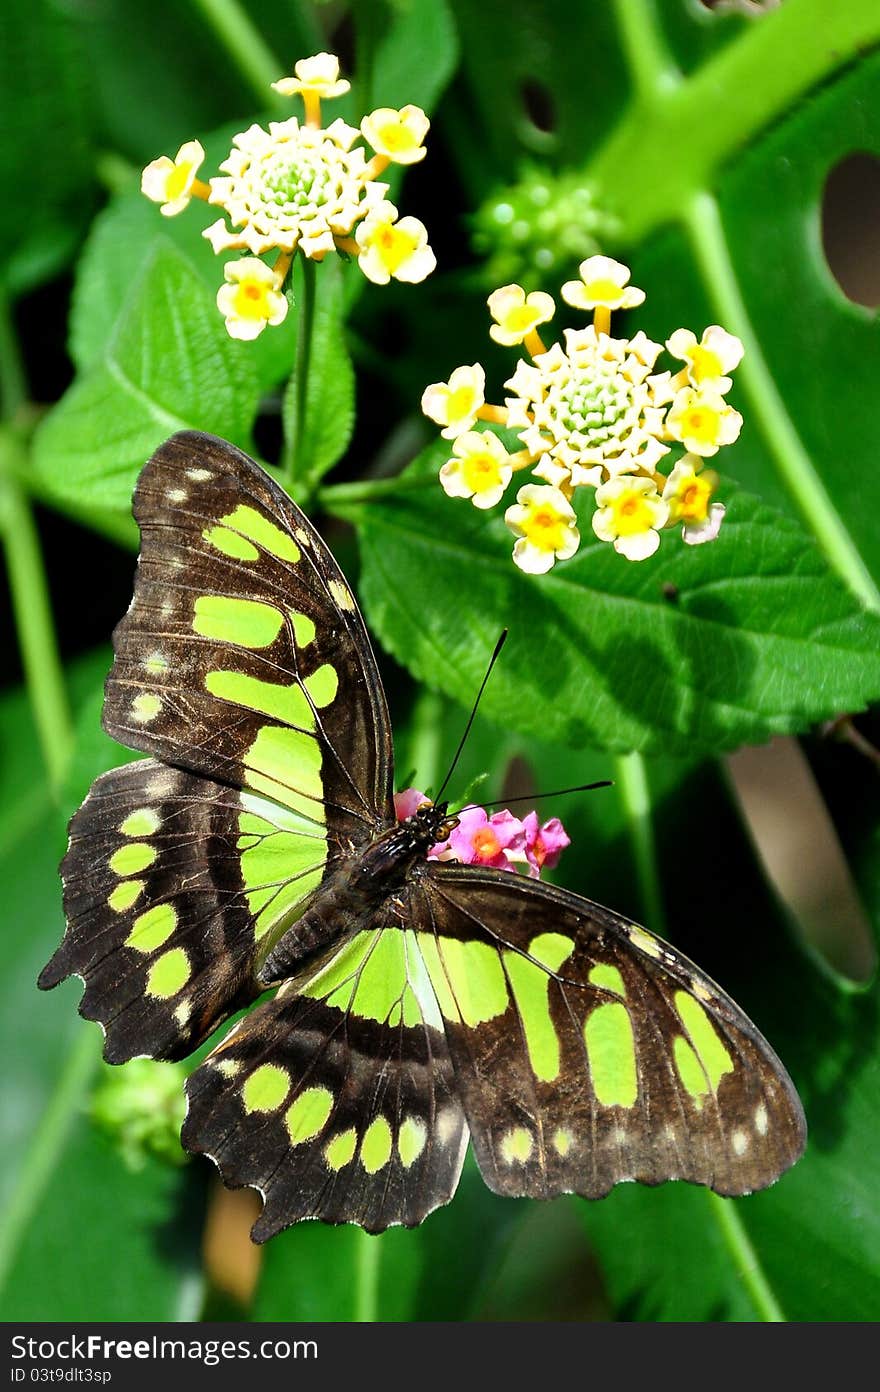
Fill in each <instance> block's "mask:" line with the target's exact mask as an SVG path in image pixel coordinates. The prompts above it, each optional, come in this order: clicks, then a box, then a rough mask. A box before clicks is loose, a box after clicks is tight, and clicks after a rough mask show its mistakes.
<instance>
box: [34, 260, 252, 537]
mask: <svg viewBox="0 0 880 1392" xmlns="http://www.w3.org/2000/svg"><path fill="white" fill-rule="evenodd" d="M244 347H246V345H242V344H236V343H233V342H232V341H231V340H230V338H229V337H228V335H227V333H226V330H225V328H224V326H223V321H222V319H221V318H220V316H219V315H218V314H217V313H216V309H215V307H214V305H213V304H212V302H211V296H210V294H209V293H208V291H206V290H205V288H204V286H203V285H202V282H201V280H200V278H199V276H198V275H197V274H196V272H195V271H194V270H193V269H192V267H191V266H190V264H189V262H188V261H187V260H186V259H185V258H184V257H183V256H181V255H180V253H179V252H177V251H174V250H173V249H172V248H171V247H169V246H162V247H159V248H157V250H156V251H155V252H154V253H153V255H152V256H151V257H150V259H149V260H148V261H147V262H146V264H145V265H144V266H143V268H142V271H141V274H140V276H139V277H138V279H137V281H136V282H135V284H134V285H133V286H132V291H131V296H130V298H129V299H128V300H127V301H126V304H125V307H124V308H123V310H122V312H121V313H120V315H119V318H118V320H117V323H116V328H115V331H114V334H113V337H112V339H111V340H110V342H109V343H108V345H107V350H106V353H105V354H104V355H103V357H102V359H101V361H100V363H97V364H96V365H95V366H93V367H92V368H91V370H90V371H89V372H88V373H86V374H85V375H84V376H83V377H81V378H78V379H77V381H76V382H75V383H74V385H73V386H72V387H71V388H70V389H69V391H68V392H67V393H66V394H65V396H64V397H63V398H62V400H61V401H60V402H59V403H58V405H57V406H56V407H55V408H54V409H53V410H52V411H51V412H50V414H49V415H48V416H47V418H46V420H45V421H44V422H43V424H42V425H41V427H40V429H39V430H38V432H37V435H36V437H35V444H34V466H35V470H36V473H37V475H38V477H39V480H40V484H41V486H42V487H43V488H45V489H46V490H47V491H48V492H49V494H50V496H52V497H53V498H55V499H56V500H57V501H58V502H59V503H62V504H63V503H64V501H65V500H68V499H69V500H70V501H71V502H72V503H74V504H76V505H79V506H82V505H83V504H86V503H88V504H94V505H97V506H100V507H104V508H115V509H118V510H119V511H126V512H127V511H128V509H129V507H130V502H131V493H132V489H133V487H134V483H135V479H136V478H137V475H138V473H139V471H140V469H141V468H142V466H143V463H144V460H145V459H147V458H148V457H149V455H150V454H152V452H153V450H155V449H156V448H157V446H158V445H160V444H161V443H162V441H163V440H165V439H167V437H168V436H169V435H171V434H173V432H174V431H175V430H181V429H190V428H193V429H198V430H208V431H210V432H212V433H213V434H216V435H223V436H225V437H226V438H228V439H231V440H234V441H236V442H237V443H239V444H243V445H245V446H247V444H248V442H249V436H250V427H251V423H252V421H253V418H254V415H255V414H256V408H257V400H258V395H259V388H258V384H257V380H256V375H255V373H254V369H253V365H252V363H251V362H250V360H249V359H248V357H247V356H246V352H242V349H243V348H244Z"/></svg>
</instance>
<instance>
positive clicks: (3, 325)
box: [0, 285, 28, 421]
mask: <svg viewBox="0 0 880 1392" xmlns="http://www.w3.org/2000/svg"><path fill="white" fill-rule="evenodd" d="M27 399H28V387H27V375H26V373H25V370H24V363H23V362H22V359H21V353H20V351H19V346H18V337H17V335H16V332H15V324H14V321H13V315H12V304H11V303H10V300H9V297H8V295H7V294H6V290H5V289H4V287H3V286H2V285H0V413H2V417H3V420H5V421H13V420H14V419H15V417H16V416H17V415H18V413H19V411H20V410H21V408H22V406H24V405H25V404H26V403H27Z"/></svg>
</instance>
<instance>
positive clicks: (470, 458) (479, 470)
mask: <svg viewBox="0 0 880 1392" xmlns="http://www.w3.org/2000/svg"><path fill="white" fill-rule="evenodd" d="M461 472H462V474H463V475H464V481H465V483H466V484H467V486H468V488H469V489H470V490H471V492H472V493H480V492H483V491H485V490H486V489H488V488H497V486H498V484H499V483H500V482H501V470H500V468H499V465H498V460H497V459H495V457H494V456H493V455H491V454H489V452H488V450H486V451H484V452H480V453H475V454H469V455H467V456H466V458H465V459H464V460H463V461H462V466H461Z"/></svg>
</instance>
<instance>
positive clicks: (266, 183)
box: [259, 149, 331, 209]
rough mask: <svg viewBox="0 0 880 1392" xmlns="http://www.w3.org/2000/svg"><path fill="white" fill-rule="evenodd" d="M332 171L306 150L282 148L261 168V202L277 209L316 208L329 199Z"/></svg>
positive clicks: (321, 160) (322, 161)
mask: <svg viewBox="0 0 880 1392" xmlns="http://www.w3.org/2000/svg"><path fill="white" fill-rule="evenodd" d="M330 183H331V172H330V170H329V169H328V167H327V164H326V162H325V161H324V160H323V159H320V158H315V157H314V156H311V157H310V156H309V154H308V153H307V152H305V151H303V150H297V151H296V152H294V151H288V150H284V149H282V150H279V151H277V152H276V153H274V154H273V155H271V156H270V157H269V159H267V160H266V162H265V164H264V165H263V168H262V170H261V171H260V179H259V184H260V193H261V197H262V202H263V203H265V204H267V205H269V206H271V205H272V204H274V205H275V206H276V207H277V208H285V209H297V208H304V207H306V206H307V205H308V206H311V207H317V206H319V205H320V204H322V203H326V202H327V201H328V198H329V186H330Z"/></svg>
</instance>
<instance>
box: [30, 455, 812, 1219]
mask: <svg viewBox="0 0 880 1392" xmlns="http://www.w3.org/2000/svg"><path fill="white" fill-rule="evenodd" d="M134 513H135V517H136V518H137V520H138V522H139V524H140V527H141V534H142V549H141V557H140V562H139V566H138V572H137V579H136V583H135V591H134V599H133V602H132V605H131V608H130V609H129V612H128V614H127V615H126V617H125V618H124V619H123V620H122V622H121V623H120V624H119V626H118V628H117V630H116V633H115V637H114V646H115V661H114V664H113V668H112V671H111V672H110V675H109V677H108V680H107V687H106V699H105V705H104V725H105V728H106V729H107V731H108V732H109V734H110V735H112V736H113V738H114V739H116V740H118V741H120V742H121V743H122V744H124V745H128V746H130V747H132V748H134V749H136V750H139V751H141V752H142V753H144V754H146V755H148V757H147V758H146V759H143V760H141V761H139V762H137V763H130V764H127V765H126V766H124V767H122V768H117V769H114V770H113V771H112V772H110V773H106V774H104V775H103V776H102V777H100V778H98V779H97V780H96V782H95V784H94V785H93V787H92V790H91V792H90V793H89V795H88V797H87V798H86V800H85V802H84V803H83V805H82V807H81V808H80V809H79V811H78V812H77V813H76V815H75V816H74V818H73V820H72V823H71V827H70V846H69V850H68V852H67V855H66V857H65V859H64V862H63V865H62V876H63V881H64V901H65V909H66V913H67V920H68V926H67V931H66V934H65V937H64V940H63V941H62V943H61V946H60V947H59V948H58V950H57V952H56V953H55V955H54V957H53V958H52V960H51V961H50V962H49V964H48V965H47V966H46V968H45V969H44V971H43V973H42V975H41V977H40V985H41V986H43V987H52V986H55V985H57V983H58V982H60V981H62V980H63V979H64V978H65V977H67V976H70V975H71V974H75V975H77V976H79V977H81V978H82V980H83V982H84V984H85V991H84V994H83V998H82V1002H81V1006H80V1010H81V1013H82V1014H83V1015H84V1016H85V1017H86V1018H87V1019H91V1020H98V1021H99V1022H100V1023H101V1025H102V1027H103V1029H104V1033H105V1049H104V1052H105V1057H106V1058H107V1059H108V1060H109V1061H110V1062H111V1063H122V1062H123V1061H125V1060H127V1059H131V1058H134V1057H137V1056H140V1055H148V1056H151V1057H153V1058H161V1059H180V1058H183V1057H185V1056H186V1055H187V1054H189V1053H190V1052H191V1051H192V1050H193V1049H194V1048H195V1047H196V1046H197V1045H198V1044H200V1043H201V1042H202V1041H203V1040H204V1039H205V1038H206V1037H207V1036H208V1035H210V1034H211V1033H212V1032H213V1031H214V1030H215V1029H216V1028H217V1026H218V1025H219V1024H220V1023H221V1022H222V1021H223V1020H225V1019H226V1018H227V1017H229V1016H230V1015H232V1014H234V1013H236V1012H238V1011H240V1010H242V1008H243V1007H246V1006H249V1005H250V1004H252V1002H253V1001H255V1000H256V998H257V997H258V996H262V995H264V994H265V993H266V992H269V991H273V992H274V994H273V995H272V996H271V997H270V998H268V999H265V1000H264V1001H262V1002H261V1003H260V1004H259V1005H257V1006H256V1007H255V1009H253V1010H252V1011H250V1013H248V1014H245V1015H243V1016H242V1018H241V1019H239V1021H238V1022H237V1023H236V1024H235V1025H234V1027H233V1028H232V1029H231V1030H230V1032H229V1033H228V1034H227V1035H226V1037H225V1039H223V1041H222V1043H220V1044H219V1045H218V1046H217V1047H216V1048H215V1049H214V1051H213V1052H212V1053H211V1054H209V1055H208V1056H207V1058H206V1059H205V1061H204V1062H203V1063H202V1064H201V1066H200V1067H198V1068H197V1069H196V1070H195V1071H194V1072H193V1073H192V1075H191V1076H190V1078H189V1081H188V1084H187V1094H188V1113H187V1118H186V1122H185V1125H184V1128H183V1136H182V1139H183V1144H184V1146H185V1147H186V1148H187V1149H188V1150H190V1151H193V1152H199V1153H203V1154H206V1155H209V1156H210V1157H211V1158H212V1159H213V1160H214V1162H215V1164H216V1165H217V1167H218V1168H219V1170H220V1173H221V1175H222V1177H223V1179H224V1181H225V1182H226V1183H227V1184H228V1185H230V1186H240V1185H252V1186H253V1187H254V1188H255V1189H258V1190H259V1192H260V1194H261V1195H262V1198H263V1200H264V1205H263V1210H262V1213H261V1215H260V1218H259V1219H258V1221H257V1223H256V1224H255V1226H254V1230H253V1236H254V1238H255V1240H256V1241H258V1242H261V1241H264V1240H265V1239H266V1238H269V1237H271V1236H272V1235H273V1234H274V1233H276V1232H278V1231H279V1230H280V1229H282V1228H284V1227H287V1226H288V1225H289V1224H291V1223H294V1222H296V1221H298V1220H299V1219H302V1218H321V1219H324V1220H325V1221H326V1222H329V1223H341V1222H354V1223H359V1224H361V1225H362V1226H363V1227H364V1228H366V1229H367V1230H368V1231H370V1232H380V1231H382V1230H383V1229H384V1228H387V1227H388V1226H389V1225H390V1224H394V1223H403V1224H407V1225H410V1226H411V1225H414V1224H416V1223H420V1222H421V1221H422V1219H423V1218H425V1217H426V1215H427V1214H429V1213H430V1212H431V1211H432V1210H433V1209H435V1208H437V1207H438V1206H439V1205H440V1204H444V1203H446V1202H448V1200H449V1199H450V1198H451V1197H452V1195H453V1193H454V1191H455V1188H456V1185H457V1183H458V1178H459V1174H460V1172H461V1167H462V1162H463V1159H464V1155H465V1150H466V1148H467V1143H468V1140H469V1139H470V1140H472V1141H473V1146H474V1151H475V1154H476V1159H477V1163H478V1165H479V1167H480V1170H481V1172H482V1175H483V1178H484V1179H485V1181H486V1183H487V1184H488V1185H489V1187H490V1188H491V1189H494V1190H495V1191H496V1192H497V1193H500V1194H509V1195H531V1196H533V1197H535V1198H551V1197H553V1196H554V1195H557V1194H562V1193H567V1192H572V1193H575V1194H581V1195H584V1196H585V1197H588V1198H599V1197H600V1196H602V1195H604V1194H607V1193H608V1191H609V1190H610V1189H611V1187H612V1186H613V1185H615V1184H617V1183H619V1182H620V1181H622V1180H640V1181H641V1182H643V1183H645V1184H659V1183H660V1182H661V1181H663V1180H668V1179H685V1180H689V1181H691V1182H692V1183H695V1184H704V1185H708V1186H710V1187H711V1188H712V1189H714V1190H715V1191H716V1192H717V1193H719V1194H745V1193H748V1192H749V1191H751V1190H754V1189H760V1188H762V1187H764V1186H766V1185H768V1184H771V1183H772V1182H773V1181H774V1180H775V1179H776V1178H777V1177H778V1176H779V1175H780V1174H781V1173H782V1171H783V1170H785V1169H787V1168H788V1166H790V1165H791V1164H793V1163H794V1161H795V1160H796V1159H797V1158H798V1156H799V1155H800V1154H801V1151H802V1149H803V1146H804V1140H805V1123H804V1116H803V1112H802V1110H801V1106H800V1102H799V1100H798V1097H797V1094H796V1093H795V1090H794V1088H793V1086H792V1084H791V1082H790V1080H789V1078H788V1076H787V1074H786V1072H785V1070H784V1068H783V1067H782V1064H781V1063H780V1061H779V1059H778V1058H777V1057H776V1055H775V1054H774V1053H773V1051H772V1049H771V1048H770V1046H769V1045H768V1044H767V1042H766V1040H764V1039H763V1038H762V1036H761V1035H760V1033H759V1032H758V1030H757V1029H756V1028H755V1026H754V1025H753V1024H752V1023H751V1022H750V1021H749V1020H748V1019H747V1018H746V1016H745V1015H744V1014H743V1012H742V1011H741V1010H740V1009H739V1008H738V1007H737V1006H736V1005H735V1004H734V1003H733V1001H731V1000H730V999H729V997H728V996H726V995H725V994H724V993H723V992H722V991H721V990H719V988H718V987H717V986H716V985H715V984H714V982H712V981H710V980H709V978H708V977H707V976H705V975H704V974H703V973H702V972H701V971H700V970H699V969H698V968H697V967H695V966H694V965H693V964H692V963H691V962H689V961H688V960H687V959H686V958H685V957H683V956H682V955H681V954H680V953H678V952H676V951H675V950H674V949H673V948H671V947H670V946H668V945H667V944H666V943H665V942H662V941H660V940H658V939H657V938H655V937H653V936H652V935H651V934H650V933H648V932H646V931H645V930H644V929H643V928H640V927H637V926H635V925H634V924H632V923H630V922H628V921H626V920H625V919H623V918H620V917H619V916H618V915H616V914H614V913H611V912H610V911H609V910H608V909H604V908H601V907H600V906H599V905H598V904H594V903H591V902H590V901H589V900H587V899H582V898H580V897H579V896H577V895H574V894H571V893H569V892H567V891H566V890H564V889H559V888H556V887H554V886H552V885H549V884H542V883H539V882H537V881H535V880H530V879H527V878H525V877H522V876H519V875H514V874H507V873H504V872H503V871H500V870H490V869H482V868H477V867H475V866H465V865H457V864H453V863H449V862H446V863H444V862H440V861H436V860H431V861H429V860H428V859H427V858H426V857H427V850H428V848H429V847H430V846H431V845H432V844H433V843H434V842H436V841H438V840H440V839H442V837H443V835H444V834H446V832H447V831H448V829H449V826H450V822H451V820H452V819H450V817H449V815H448V813H447V809H446V806H445V805H444V804H439V805H437V806H430V805H429V806H427V807H423V808H421V809H420V810H419V811H418V812H417V813H416V814H415V815H414V816H413V817H410V818H409V819H407V820H405V821H403V822H401V823H398V822H397V821H396V820H395V816H394V806H393V801H392V789H393V783H392V774H393V767H392V744H391V730H390V725H389V720H388V712H387V708H386V703H385V695H384V692H383V689H382V684H381V681H380V679H379V673H378V670H377V667H376V661H375V658H374V656H373V652H372V649H371V647H370V642H369V639H368V637H367V633H366V630H365V628H364V624H363V621H362V619H361V616H360V613H359V611H358V608H357V605H356V603H355V600H354V598H353V596H352V593H351V590H350V589H349V587H348V585H347V583H346V581H345V578H344V576H343V575H342V572H341V571H340V569H339V567H338V566H337V564H336V562H335V561H334V559H333V557H332V555H331V554H330V551H329V550H328V548H327V546H326V545H325V543H324V542H323V541H322V540H321V538H320V537H319V536H318V534H317V532H316V531H315V529H314V528H313V527H312V525H311V523H310V522H309V521H308V520H307V518H306V517H305V516H304V515H303V513H302V512H301V511H300V510H299V508H297V507H296V506H295V505H294V503H292V502H291V501H290V499H289V498H288V497H287V496H286V495H285V494H284V493H283V492H282V490H281V489H280V488H279V487H278V486H277V484H276V483H274V482H273V481H272V480H271V479H270V478H269V477H268V476H267V475H266V473H265V472H264V471H263V470H262V469H261V468H260V467H259V466H258V465H257V464H255V463H254V462H253V461H252V460H251V459H249V458H248V457H247V456H246V455H244V454H241V453H240V452H239V451H238V450H236V449H234V448H233V447H232V446H231V445H228V444H226V443H225V442H224V441H222V440H218V439H214V438H212V437H211V436H207V435H202V434H196V433H192V432H183V433H181V434H178V435H175V436H174V437H173V438H172V439H170V440H169V441H168V442H167V443H166V444H165V445H163V446H162V447H161V449H159V450H158V452H157V453H156V454H155V455H154V456H153V458H152V459H151V460H150V461H149V463H148V464H147V465H146V467H145V468H144V470H143V472H142V474H141V477H140V480H139V482H138V485H137V490H136V492H135V499H134Z"/></svg>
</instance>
